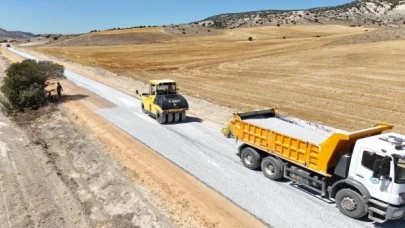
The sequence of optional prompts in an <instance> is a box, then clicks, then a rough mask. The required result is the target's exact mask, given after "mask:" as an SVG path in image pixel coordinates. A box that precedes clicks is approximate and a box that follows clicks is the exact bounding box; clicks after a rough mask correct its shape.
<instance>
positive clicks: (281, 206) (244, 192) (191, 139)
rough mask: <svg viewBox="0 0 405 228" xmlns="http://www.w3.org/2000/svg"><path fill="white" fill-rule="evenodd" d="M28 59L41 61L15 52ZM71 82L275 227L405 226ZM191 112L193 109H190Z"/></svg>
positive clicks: (194, 122)
mask: <svg viewBox="0 0 405 228" xmlns="http://www.w3.org/2000/svg"><path fill="white" fill-rule="evenodd" d="M11 50H12V51H14V52H15V53H17V54H20V55H21V56H23V57H25V58H30V59H37V60H38V58H36V57H34V56H31V55H29V54H26V53H22V52H20V51H17V50H14V49H11ZM65 75H66V77H67V78H68V79H69V80H71V81H73V82H74V83H76V84H77V85H79V86H81V87H84V88H86V89H88V90H90V91H92V92H93V93H95V94H98V95H99V96H101V97H103V98H104V99H106V100H108V101H110V102H112V103H114V104H116V105H117V107H114V108H109V109H101V110H96V112H97V113H98V114H99V115H101V116H102V117H103V118H105V119H106V120H108V121H110V122H111V123H113V124H114V125H116V126H117V127H119V128H120V129H122V130H123V131H125V132H127V133H128V134H130V135H132V136H133V137H134V138H136V139H137V140H139V141H140V142H142V143H144V144H145V145H147V146H149V147H150V148H152V149H153V150H155V151H157V152H158V153H160V154H161V155H162V156H164V157H166V158H167V159H169V160H170V161H172V162H173V163H175V164H176V165H178V166H179V167H181V168H183V169H184V170H185V171H187V172H189V173H191V174H192V175H194V176H195V177H196V178H198V179H199V180H200V181H202V182H204V183H205V184H207V185H208V186H210V187H211V188H213V189H215V190H216V191H218V192H219V193H221V194H222V195H223V196H225V197H227V198H228V199H230V200H232V201H233V202H234V203H236V204H237V205H239V206H240V207H242V208H244V209H245V210H247V211H249V212H250V213H251V214H253V215H254V216H256V217H257V218H259V219H261V220H262V221H264V222H265V223H267V224H269V225H270V226H272V227H275V228H278V227H283V228H289V227H294V228H295V227H297V228H301V227H307V228H310V227H314V228H315V227H316V228H317V227H324V228H325V227H350V228H360V227H390V228H397V227H398V228H399V227H405V220H404V221H392V222H387V223H384V224H374V223H372V222H371V221H369V220H362V221H359V220H354V219H351V218H348V217H346V216H344V215H342V214H341V213H340V212H339V210H338V209H337V207H336V205H335V204H334V202H330V201H328V200H325V199H321V198H320V197H319V196H316V195H313V194H311V193H310V192H307V191H306V190H305V189H301V188H299V187H297V186H295V185H293V184H292V183H291V182H289V181H280V182H274V181H271V180H269V179H266V178H265V177H264V176H263V174H262V173H261V172H259V171H252V170H249V169H247V168H245V167H244V166H243V165H242V163H241V162H240V159H239V158H238V157H237V156H236V152H237V147H238V144H237V143H236V142H235V140H234V139H226V138H225V137H224V136H223V135H221V133H220V132H218V130H216V129H213V128H210V127H209V126H207V125H205V124H203V123H202V122H201V120H200V119H198V118H189V120H188V121H187V122H186V123H178V124H172V125H159V124H158V123H157V122H156V121H155V120H154V119H152V118H150V117H148V116H147V115H145V114H143V113H142V111H141V102H140V100H139V99H137V98H134V97H131V96H129V95H126V94H124V93H122V92H119V91H117V90H115V89H112V88H110V87H108V86H106V85H103V84H101V83H98V82H95V81H93V80H90V79H88V78H86V77H84V76H81V75H79V74H76V73H74V72H71V71H69V70H65ZM190 108H191V109H192V108H193V107H190Z"/></svg>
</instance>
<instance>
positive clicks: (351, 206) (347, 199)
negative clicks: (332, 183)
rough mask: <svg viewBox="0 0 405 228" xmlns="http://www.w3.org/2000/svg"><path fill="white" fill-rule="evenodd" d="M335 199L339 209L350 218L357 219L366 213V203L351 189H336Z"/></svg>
mask: <svg viewBox="0 0 405 228" xmlns="http://www.w3.org/2000/svg"><path fill="white" fill-rule="evenodd" d="M335 201H336V205H337V207H338V208H339V211H340V212H341V213H342V214H344V215H346V216H349V217H350V218H354V219H359V218H362V217H364V216H365V215H366V214H367V212H366V211H365V210H366V203H365V202H364V200H363V198H362V197H361V195H360V194H359V193H357V192H355V191H353V190H352V189H349V188H345V189H341V190H340V191H338V193H337V194H336V198H335Z"/></svg>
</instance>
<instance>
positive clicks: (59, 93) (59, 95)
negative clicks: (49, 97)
mask: <svg viewBox="0 0 405 228" xmlns="http://www.w3.org/2000/svg"><path fill="white" fill-rule="evenodd" d="M56 91H57V92H58V97H59V98H60V97H61V96H62V91H63V88H62V86H61V85H60V84H59V82H58V86H57V87H56Z"/></svg>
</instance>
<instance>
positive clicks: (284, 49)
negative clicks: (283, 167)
mask: <svg viewBox="0 0 405 228" xmlns="http://www.w3.org/2000/svg"><path fill="white" fill-rule="evenodd" d="M371 30H372V29H369V31H371ZM362 33H364V28H349V27H344V26H294V27H281V28H276V27H259V28H249V29H238V30H229V31H227V32H225V33H223V34H219V35H213V36H201V37H187V38H180V37H176V38H175V39H171V40H168V41H165V42H164V43H156V44H148V45H126V46H108V47H91V46H88V47H64V48H41V49H40V50H41V51H43V52H45V53H48V54H52V55H55V56H58V57H62V58H65V59H70V60H72V61H76V62H81V63H84V64H90V65H93V66H99V67H102V68H106V69H108V70H111V71H114V72H116V73H119V74H121V75H126V76H130V77H133V78H135V79H139V80H143V81H146V80H149V79H155V78H157V79H159V78H171V79H174V80H176V81H178V83H179V85H180V87H181V91H182V92H183V93H187V94H191V95H195V96H199V97H201V98H204V99H207V100H211V101H214V102H216V103H219V104H222V105H227V106H231V107H237V108H243V109H256V108H264V107H277V108H279V109H280V111H282V112H284V113H287V114H290V115H293V116H297V117H300V118H304V119H308V120H311V121H316V122H320V123H324V124H327V125H331V126H334V127H338V128H342V129H346V130H354V129H359V128H362V127H369V126H371V125H373V124H375V123H377V122H389V123H393V124H395V125H396V128H397V131H399V132H402V133H405V122H404V121H403V120H405V106H404V105H403V102H404V99H405V75H404V73H403V72H405V64H404V63H405V45H404V44H405V41H389V42H379V43H369V44H354V45H340V46H325V44H327V43H329V42H332V41H335V40H339V39H342V38H345V37H347V36H352V35H356V34H362ZM317 35H318V36H321V37H320V38H314V37H313V36H317ZM249 36H252V37H253V38H254V41H253V42H249V41H247V39H248V37H249ZM283 36H285V37H286V39H282V37H283Z"/></svg>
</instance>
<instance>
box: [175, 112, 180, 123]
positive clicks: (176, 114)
mask: <svg viewBox="0 0 405 228" xmlns="http://www.w3.org/2000/svg"><path fill="white" fill-rule="evenodd" d="M179 121H180V112H176V113H174V122H179Z"/></svg>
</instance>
